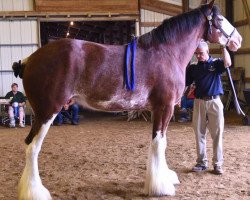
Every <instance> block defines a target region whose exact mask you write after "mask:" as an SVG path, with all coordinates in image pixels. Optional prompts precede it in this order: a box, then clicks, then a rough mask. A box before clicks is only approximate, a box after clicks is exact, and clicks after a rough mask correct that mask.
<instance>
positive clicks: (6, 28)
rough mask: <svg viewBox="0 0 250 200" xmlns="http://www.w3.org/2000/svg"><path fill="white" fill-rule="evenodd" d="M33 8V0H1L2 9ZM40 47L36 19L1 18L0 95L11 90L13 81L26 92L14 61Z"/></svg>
mask: <svg viewBox="0 0 250 200" xmlns="http://www.w3.org/2000/svg"><path fill="white" fill-rule="evenodd" d="M32 9H33V1H32V0H0V11H27V10H32ZM37 48H38V28H37V21H36V20H5V19H1V20H0V96H5V95H6V93H7V92H8V91H10V90H11V88H10V85H11V84H12V83H13V82H16V83H18V85H19V91H21V92H24V90H23V85H22V80H21V79H20V78H15V77H14V75H13V72H12V63H13V62H15V61H18V60H21V59H24V58H26V57H27V56H29V55H30V54H31V53H33V52H34V51H36V49H37Z"/></svg>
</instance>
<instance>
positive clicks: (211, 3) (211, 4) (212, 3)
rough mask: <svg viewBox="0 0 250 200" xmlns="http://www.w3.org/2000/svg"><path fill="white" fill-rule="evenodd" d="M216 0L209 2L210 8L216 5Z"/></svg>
mask: <svg viewBox="0 0 250 200" xmlns="http://www.w3.org/2000/svg"><path fill="white" fill-rule="evenodd" d="M214 1H215V0H212V1H211V2H210V3H209V4H208V8H209V9H211V10H212V8H213V6H214Z"/></svg>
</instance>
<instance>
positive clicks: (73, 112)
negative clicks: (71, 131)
mask: <svg viewBox="0 0 250 200" xmlns="http://www.w3.org/2000/svg"><path fill="white" fill-rule="evenodd" d="M78 112H79V105H78V104H77V103H75V100H74V99H70V101H69V102H68V103H66V104H65V105H64V106H63V108H62V110H61V111H60V112H59V113H58V114H57V116H56V118H55V120H54V124H55V125H57V126H61V125H62V123H67V120H70V121H71V124H72V125H78ZM63 116H64V117H65V119H63Z"/></svg>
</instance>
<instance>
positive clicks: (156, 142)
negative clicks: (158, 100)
mask: <svg viewBox="0 0 250 200" xmlns="http://www.w3.org/2000/svg"><path fill="white" fill-rule="evenodd" d="M173 110H174V106H165V107H160V108H157V109H155V110H154V113H153V115H154V124H153V138H152V141H151V145H150V147H149V155H148V163H147V172H146V182H145V193H146V194H147V195H149V196H163V195H175V187H174V184H179V183H180V182H179V180H178V177H177V175H176V173H175V172H174V171H172V170H170V169H169V168H168V165H167V162H166V157H165V150H166V147H167V139H166V132H167V127H168V123H169V121H170V119H171V117H172V114H173Z"/></svg>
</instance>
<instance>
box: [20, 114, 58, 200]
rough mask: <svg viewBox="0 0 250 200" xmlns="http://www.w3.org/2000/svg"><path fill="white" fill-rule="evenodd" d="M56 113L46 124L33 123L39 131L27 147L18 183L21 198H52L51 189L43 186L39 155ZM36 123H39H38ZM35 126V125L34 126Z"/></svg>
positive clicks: (36, 199) (38, 199) (33, 199)
mask: <svg viewBox="0 0 250 200" xmlns="http://www.w3.org/2000/svg"><path fill="white" fill-rule="evenodd" d="M55 117H56V114H54V115H53V117H52V118H51V119H50V120H49V121H47V122H46V123H44V124H41V125H39V124H40V123H39V122H35V123H34V124H33V125H32V129H33V131H35V132H37V134H35V135H36V136H35V137H34V138H33V140H32V142H31V143H30V144H29V145H28V146H27V148H26V163H25V168H24V170H23V174H22V177H21V179H20V182H19V184H18V199H19V200H50V199H52V198H51V195H50V193H49V191H48V190H47V189H46V188H45V187H44V186H43V184H42V181H41V178H40V176H39V170H38V155H39V152H40V150H41V146H42V143H43V140H44V137H45V136H46V134H47V132H48V130H49V127H50V125H51V123H52V122H53V120H54V119H55ZM36 123H37V124H38V125H36ZM33 126H34V127H33Z"/></svg>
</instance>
